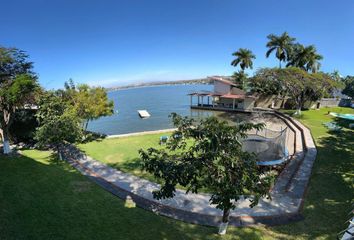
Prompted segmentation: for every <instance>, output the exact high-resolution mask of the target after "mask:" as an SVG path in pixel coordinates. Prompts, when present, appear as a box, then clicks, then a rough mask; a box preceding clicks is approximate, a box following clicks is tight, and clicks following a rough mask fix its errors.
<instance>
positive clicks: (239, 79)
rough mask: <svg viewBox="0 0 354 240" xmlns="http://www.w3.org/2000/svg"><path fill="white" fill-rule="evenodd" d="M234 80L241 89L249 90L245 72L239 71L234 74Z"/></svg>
mask: <svg viewBox="0 0 354 240" xmlns="http://www.w3.org/2000/svg"><path fill="white" fill-rule="evenodd" d="M232 79H233V81H234V83H235V84H236V85H237V87H239V88H240V89H244V90H247V87H248V75H247V73H245V72H244V71H242V70H241V71H238V72H234V74H233V75H232Z"/></svg>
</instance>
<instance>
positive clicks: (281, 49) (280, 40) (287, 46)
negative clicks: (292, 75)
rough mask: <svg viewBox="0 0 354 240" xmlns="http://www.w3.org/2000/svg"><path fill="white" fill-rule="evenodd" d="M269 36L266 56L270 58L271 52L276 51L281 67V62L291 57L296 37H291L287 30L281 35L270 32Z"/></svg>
mask: <svg viewBox="0 0 354 240" xmlns="http://www.w3.org/2000/svg"><path fill="white" fill-rule="evenodd" d="M267 38H268V40H269V41H268V43H267V45H266V46H267V48H268V51H267V52H266V57H267V58H268V57H269V56H270V54H271V53H272V52H274V51H275V56H276V58H278V60H279V68H281V62H285V61H287V60H288V59H289V58H290V54H291V52H292V47H293V45H294V41H295V40H296V39H295V38H293V37H290V36H289V34H288V33H287V32H284V33H283V34H282V35H280V36H276V35H274V34H270V35H268V36H267Z"/></svg>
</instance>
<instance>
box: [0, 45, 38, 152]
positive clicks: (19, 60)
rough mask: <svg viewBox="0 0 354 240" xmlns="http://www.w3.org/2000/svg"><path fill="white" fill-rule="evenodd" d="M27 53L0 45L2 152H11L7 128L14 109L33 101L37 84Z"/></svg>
mask: <svg viewBox="0 0 354 240" xmlns="http://www.w3.org/2000/svg"><path fill="white" fill-rule="evenodd" d="M32 68H33V63H32V62H30V61H28V55H27V54H26V53H25V52H24V51H21V50H19V49H16V48H5V47H0V133H1V135H2V140H3V152H4V154H9V153H10V152H11V148H10V144H9V137H10V136H9V128H10V126H11V124H12V122H13V116H14V114H15V112H16V110H18V109H21V108H24V107H25V105H28V104H31V103H33V100H34V96H35V93H36V91H37V89H39V86H38V84H37V77H36V76H35V74H34V73H33V72H32Z"/></svg>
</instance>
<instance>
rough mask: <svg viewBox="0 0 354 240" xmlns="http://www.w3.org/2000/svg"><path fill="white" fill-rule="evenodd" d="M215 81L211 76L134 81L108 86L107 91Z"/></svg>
mask: <svg viewBox="0 0 354 240" xmlns="http://www.w3.org/2000/svg"><path fill="white" fill-rule="evenodd" d="M212 82H213V80H212V79H210V78H200V79H190V80H175V81H153V82H143V83H133V84H129V85H124V86H116V87H108V88H106V89H107V91H114V90H120V89H127V88H137V87H149V86H161V85H186V84H189V85H190V84H211V83H212Z"/></svg>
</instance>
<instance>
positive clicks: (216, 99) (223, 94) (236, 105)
mask: <svg viewBox="0 0 354 240" xmlns="http://www.w3.org/2000/svg"><path fill="white" fill-rule="evenodd" d="M209 78H210V79H211V80H213V84H214V89H213V91H212V92H193V93H190V94H189V95H190V98H191V100H190V104H191V107H192V108H199V109H206V108H211V109H212V108H215V109H229V110H252V109H253V107H254V102H255V97H254V96H252V95H250V94H247V93H246V92H245V91H243V90H242V89H240V88H238V87H237V85H236V84H235V83H233V82H231V81H230V79H227V78H226V77H219V76H213V77H209ZM195 97H196V98H197V100H196V101H195Z"/></svg>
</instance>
